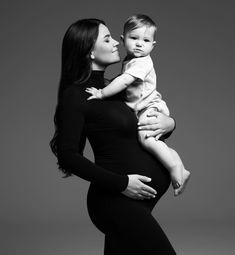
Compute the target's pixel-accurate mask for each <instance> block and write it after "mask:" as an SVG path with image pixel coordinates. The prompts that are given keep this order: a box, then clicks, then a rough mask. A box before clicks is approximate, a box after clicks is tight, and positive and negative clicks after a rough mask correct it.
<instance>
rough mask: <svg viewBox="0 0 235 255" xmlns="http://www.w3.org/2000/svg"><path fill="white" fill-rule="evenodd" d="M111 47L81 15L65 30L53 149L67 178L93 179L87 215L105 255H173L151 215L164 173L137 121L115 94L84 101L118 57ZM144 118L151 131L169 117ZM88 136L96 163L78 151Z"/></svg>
mask: <svg viewBox="0 0 235 255" xmlns="http://www.w3.org/2000/svg"><path fill="white" fill-rule="evenodd" d="M117 46H118V42H117V41H115V40H114V39H113V38H112V37H111V34H110V32H109V30H108V28H107V27H106V26H105V23H104V22H103V21H101V20H97V19H84V20H79V21H77V22H75V23H74V24H72V25H71V26H70V27H69V28H68V30H67V32H66V34H65V36H64V39H63V45H62V70H61V80H60V86H59V92H58V105H57V109H56V113H55V126H56V132H55V135H54V138H53V139H52V141H51V147H52V150H53V152H54V153H55V154H56V156H57V158H58V164H59V168H60V169H61V170H62V171H63V172H64V173H65V174H66V175H67V176H69V175H71V174H74V175H77V176H79V177H81V178H83V179H85V180H88V181H90V182H91V184H90V187H89V191H88V197H87V206H88V212H89V215H90V218H91V220H92V222H93V223H94V224H95V226H96V227H97V228H98V229H99V230H100V231H102V232H103V233H104V234H105V249H104V254H105V255H115V254H118V255H121V254H122V255H124V254H128V255H131V254H136V255H138V254H141V255H142V254H146V255H151V254H161V255H163V254H166V255H171V254H175V251H174V250H173V248H172V246H171V244H170V242H169V241H168V239H167V237H166V236H165V234H164V233H163V231H162V230H161V228H160V226H159V225H158V223H157V221H156V220H155V219H154V218H153V216H152V215H151V211H152V209H153V207H154V206H155V204H156V203H157V201H158V200H159V199H160V197H161V196H162V195H163V194H164V193H165V192H166V190H167V189H168V187H169V185H170V177H169V174H168V172H167V171H166V170H165V169H164V167H163V166H162V165H161V163H160V162H158V161H157V160H156V159H155V158H154V157H153V156H152V155H150V154H149V153H148V152H147V151H145V150H144V149H143V148H142V147H141V145H140V144H139V143H138V140H137V119H136V117H135V115H134V113H133V112H132V111H131V110H130V109H129V108H128V107H127V106H126V104H125V103H124V102H123V101H122V100H121V96H120V95H118V96H114V97H111V98H109V99H106V100H103V101H99V100H91V101H88V100H87V98H88V96H89V95H88V94H87V93H86V92H85V89H86V88H87V87H96V88H103V87H104V86H105V85H104V83H105V81H104V71H105V69H106V67H107V66H108V65H110V64H113V63H116V62H118V61H120V57H119V53H118V48H117ZM153 116H155V117H153ZM156 116H157V118H156ZM150 119H151V121H152V122H154V123H155V125H147V124H148V123H144V124H146V125H145V126H141V128H145V129H156V131H155V132H153V135H156V134H158V133H159V132H161V133H163V134H164V135H165V134H166V133H169V132H170V131H172V130H173V129H174V120H173V119H172V118H170V117H167V116H164V115H163V114H161V113H153V114H152V117H151V118H150ZM152 122H151V123H152ZM86 137H87V138H88V139H89V142H90V144H91V146H92V149H93V152H94V156H95V163H92V162H90V161H89V160H88V159H86V158H85V157H83V156H82V152H83V149H84V146H85V140H86ZM146 183H148V185H147V184H146ZM156 190H157V192H156Z"/></svg>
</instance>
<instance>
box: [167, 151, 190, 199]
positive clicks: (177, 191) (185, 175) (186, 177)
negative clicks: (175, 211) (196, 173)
mask: <svg viewBox="0 0 235 255" xmlns="http://www.w3.org/2000/svg"><path fill="white" fill-rule="evenodd" d="M170 150H171V153H172V155H173V157H174V158H175V160H176V161H178V162H180V164H181V165H182V170H183V172H182V181H183V182H182V185H181V186H180V187H179V188H177V189H175V195H176V196H177V195H180V194H181V193H183V191H184V189H185V187H186V184H187V182H188V181H189V179H190V172H189V171H188V170H186V169H185V168H184V165H183V162H182V160H181V158H180V156H179V154H178V153H177V152H176V151H175V150H174V149H172V148H170Z"/></svg>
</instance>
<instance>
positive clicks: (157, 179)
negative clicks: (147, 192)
mask: <svg viewBox="0 0 235 255" xmlns="http://www.w3.org/2000/svg"><path fill="white" fill-rule="evenodd" d="M109 155H112V156H111V157H110V156H109V157H99V158H96V164H98V165H100V166H102V167H104V168H106V169H108V170H109V171H113V172H116V173H119V174H127V175H129V174H139V175H144V176H147V177H150V178H151V179H152V180H151V182H149V183H146V184H147V185H149V186H151V187H153V188H154V189H156V190H157V192H159V195H162V194H164V193H165V192H166V190H167V189H168V187H169V185H170V176H169V173H168V170H167V169H166V168H165V167H164V166H163V165H162V164H161V163H160V162H159V160H158V159H156V158H155V157H153V156H152V155H151V154H150V153H148V152H147V151H145V150H144V149H142V148H141V147H139V148H137V149H135V150H133V149H132V150H128V151H127V150H123V151H121V152H119V153H115V154H113V153H112V154H109ZM113 155H115V156H113Z"/></svg>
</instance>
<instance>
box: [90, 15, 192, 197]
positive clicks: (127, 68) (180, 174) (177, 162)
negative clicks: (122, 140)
mask: <svg viewBox="0 0 235 255" xmlns="http://www.w3.org/2000/svg"><path fill="white" fill-rule="evenodd" d="M156 31H157V27H156V24H155V23H154V22H153V21H152V19H150V18H149V17H148V16H146V15H142V14H138V15H134V16H131V17H130V18H128V20H127V21H126V23H125V24H124V32H123V35H122V36H121V38H122V41H123V44H124V47H125V50H126V57H125V59H124V62H123V67H122V74H121V75H120V76H118V77H117V78H115V79H114V80H113V81H112V82H111V83H110V84H108V85H107V86H106V87H105V88H103V89H99V90H98V89H96V88H93V87H92V88H87V89H86V92H88V93H89V94H91V95H92V96H90V97H89V98H88V100H90V99H104V98H107V97H110V96H113V95H115V94H117V93H119V92H120V91H122V90H124V89H125V91H126V104H127V105H128V106H129V107H130V108H132V109H133V110H134V111H135V113H136V116H137V117H138V119H139V121H140V122H141V120H144V119H146V118H149V117H148V114H149V112H150V111H152V110H153V109H157V110H158V111H159V112H162V113H163V114H165V115H168V116H169V114H170V113H169V109H168V107H167V105H166V103H165V102H164V101H163V100H162V97H161V94H160V93H159V92H158V91H157V90H156V73H155V70H154V67H153V62H152V59H151V57H150V53H151V51H152V49H153V48H154V45H155V43H156V41H155V37H156ZM151 132H152V131H146V130H139V131H138V134H139V140H140V142H141V144H142V145H143V147H144V148H145V149H146V150H148V151H149V152H150V153H152V154H153V155H155V156H156V157H157V158H158V159H159V160H160V161H161V162H162V164H163V165H164V166H165V167H166V168H167V169H168V171H169V173H170V176H171V180H172V186H173V188H174V195H175V196H177V195H179V194H181V193H182V192H183V190H184V188H185V186H186V183H187V181H188V180H189V178H190V172H189V171H187V170H186V169H185V168H184V166H183V163H182V161H181V159H180V157H179V155H178V153H177V152H176V151H175V150H173V149H172V148H169V147H168V146H167V145H166V143H165V142H164V141H163V140H159V138H160V137H161V135H158V136H157V137H151V136H148V135H149V134H150V133H151Z"/></svg>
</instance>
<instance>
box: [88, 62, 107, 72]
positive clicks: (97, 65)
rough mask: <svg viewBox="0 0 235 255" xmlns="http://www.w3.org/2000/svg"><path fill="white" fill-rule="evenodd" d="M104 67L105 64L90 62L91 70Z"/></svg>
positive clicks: (101, 69)
mask: <svg viewBox="0 0 235 255" xmlns="http://www.w3.org/2000/svg"><path fill="white" fill-rule="evenodd" d="M105 69H106V66H101V65H99V64H97V63H94V62H92V63H91V70H92V71H104V70H105Z"/></svg>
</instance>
